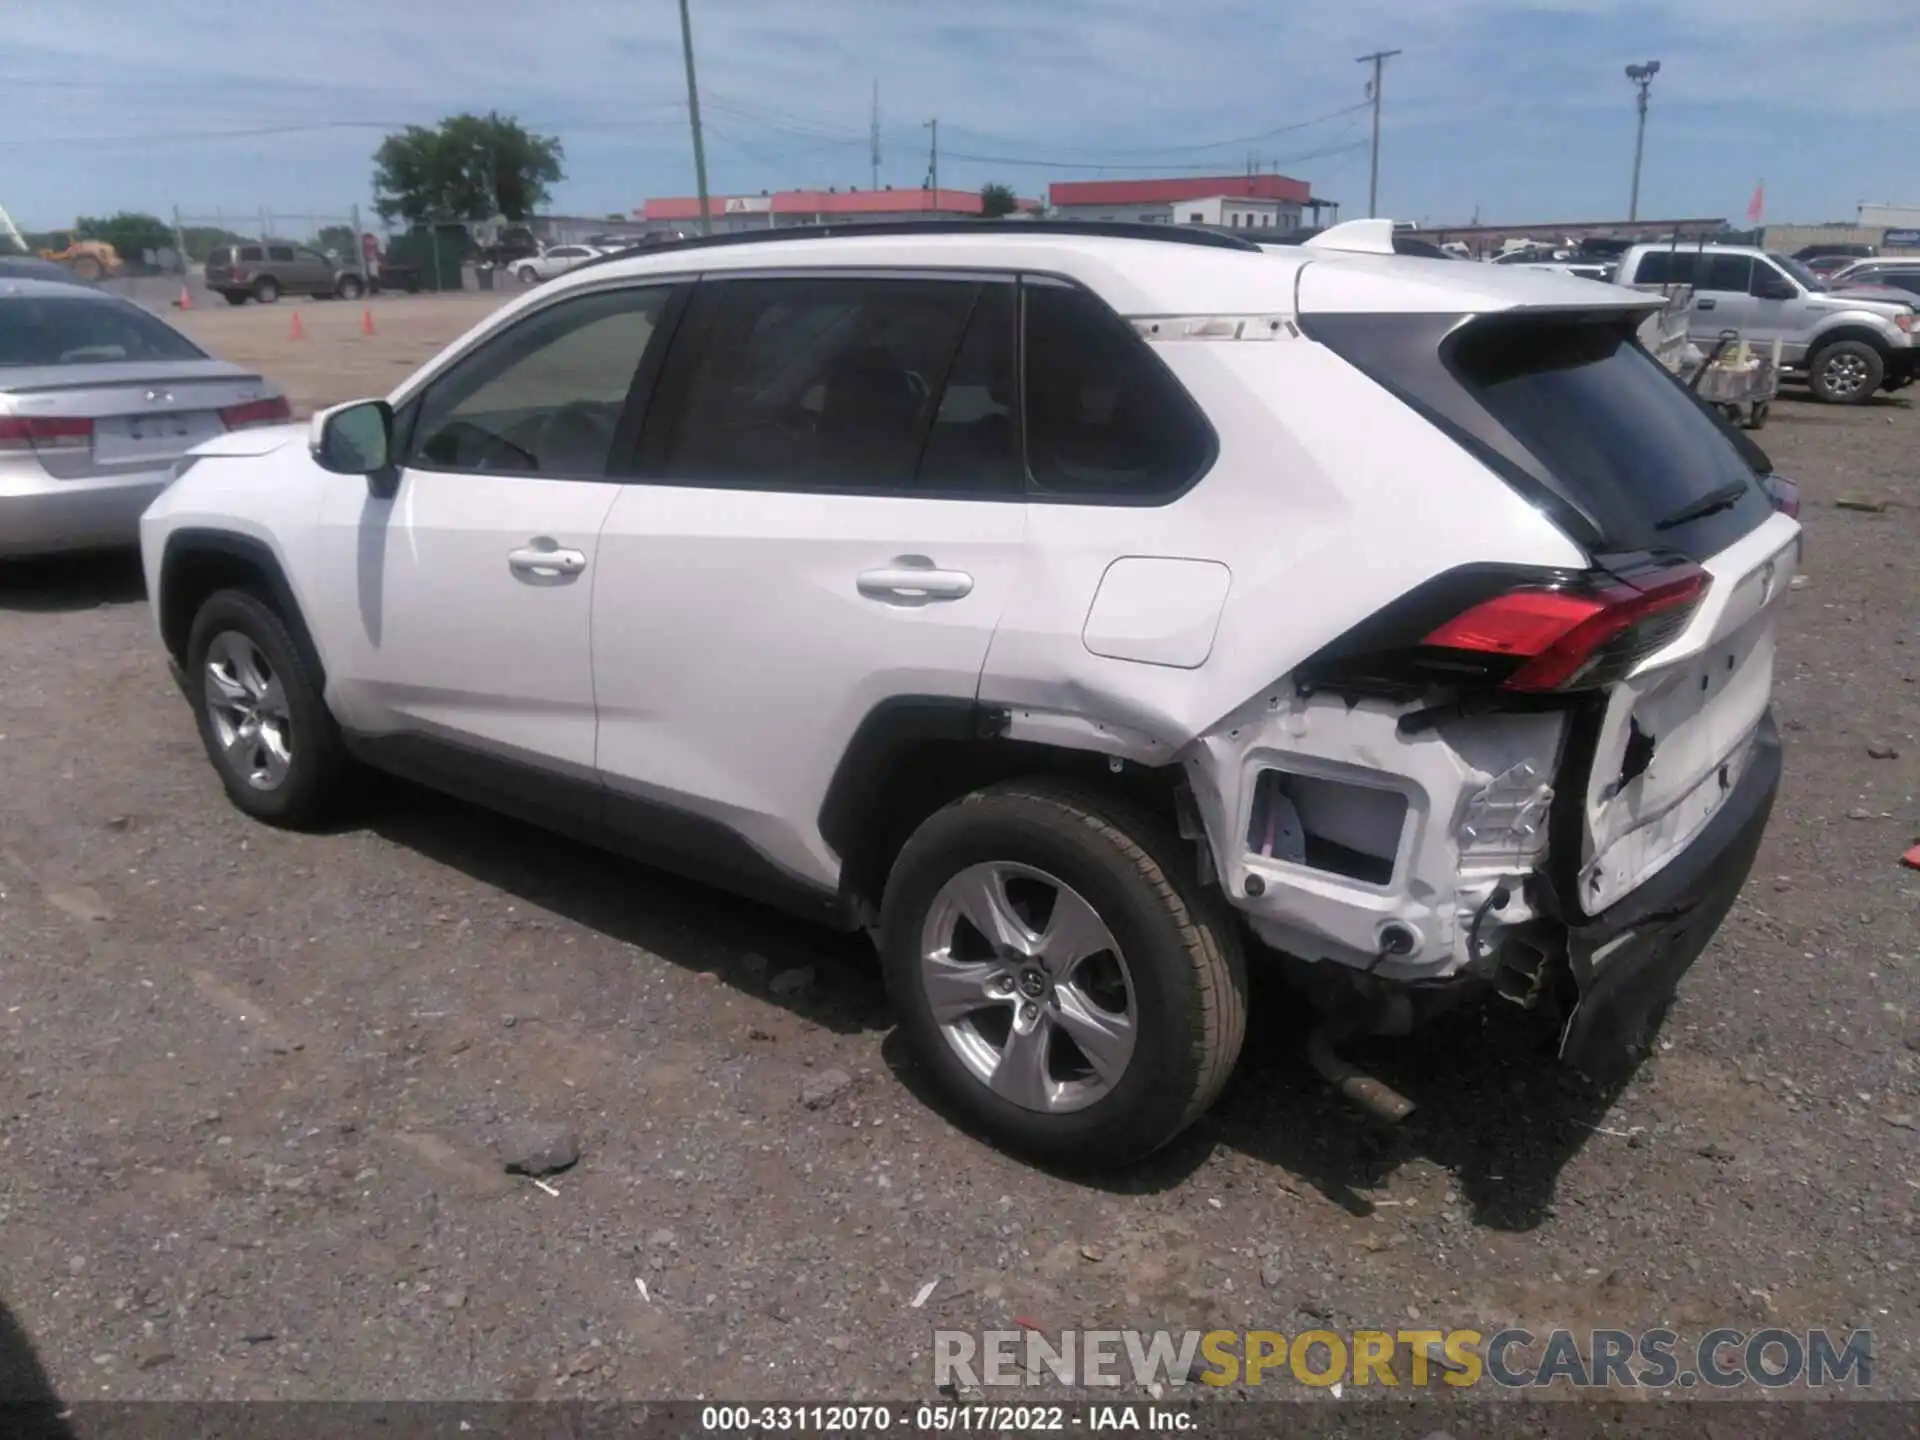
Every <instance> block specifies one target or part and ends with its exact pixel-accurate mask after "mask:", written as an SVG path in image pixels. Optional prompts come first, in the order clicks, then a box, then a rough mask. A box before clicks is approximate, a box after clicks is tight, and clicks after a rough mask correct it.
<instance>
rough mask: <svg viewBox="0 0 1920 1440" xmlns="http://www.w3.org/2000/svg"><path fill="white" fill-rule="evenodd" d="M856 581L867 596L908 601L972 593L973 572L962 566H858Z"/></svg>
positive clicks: (915, 602)
mask: <svg viewBox="0 0 1920 1440" xmlns="http://www.w3.org/2000/svg"><path fill="white" fill-rule="evenodd" d="M858 584H859V586H860V593H861V594H862V595H865V596H866V597H867V598H868V599H870V600H892V601H904V602H905V603H907V604H910V605H918V604H924V603H925V602H926V601H928V600H959V599H961V598H963V597H965V596H967V595H971V594H972V593H973V576H971V575H969V574H967V573H966V572H965V571H964V570H932V569H926V570H923V569H921V568H920V567H918V566H914V565H898V566H888V567H886V568H884V569H880V570H862V571H861V572H860V576H859V581H858Z"/></svg>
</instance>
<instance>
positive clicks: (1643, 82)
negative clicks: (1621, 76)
mask: <svg viewBox="0 0 1920 1440" xmlns="http://www.w3.org/2000/svg"><path fill="white" fill-rule="evenodd" d="M1659 73H1660V62H1659V61H1658V60H1649V61H1647V62H1646V63H1645V64H1644V65H1629V66H1627V79H1629V80H1631V81H1632V82H1633V83H1634V84H1635V85H1637V86H1639V87H1640V94H1639V97H1638V99H1637V102H1636V104H1637V108H1638V109H1639V111H1640V120H1639V125H1638V127H1637V128H1636V129H1635V131H1634V135H1633V189H1632V191H1631V192H1629V194H1628V196H1627V219H1628V220H1629V221H1633V220H1638V219H1639V218H1640V157H1641V156H1642V155H1643V154H1644V153H1645V152H1646V148H1647V91H1648V90H1650V89H1652V88H1653V77H1654V76H1656V75H1658V74H1659Z"/></svg>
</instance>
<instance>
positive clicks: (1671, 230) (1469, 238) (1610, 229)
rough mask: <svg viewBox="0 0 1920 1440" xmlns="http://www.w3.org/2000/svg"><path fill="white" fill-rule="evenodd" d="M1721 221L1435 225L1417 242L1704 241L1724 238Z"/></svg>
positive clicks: (1593, 221)
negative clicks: (1603, 237) (1675, 238)
mask: <svg viewBox="0 0 1920 1440" xmlns="http://www.w3.org/2000/svg"><path fill="white" fill-rule="evenodd" d="M1726 230H1727V222H1726V221H1725V220H1722V219H1690V220H1548V221H1543V222H1538V223H1529V224H1525V225H1438V226H1434V227H1432V228H1430V229H1429V228H1425V227H1423V228H1422V229H1421V230H1420V238H1421V239H1423V240H1431V241H1433V242H1434V243H1435V244H1443V243H1445V242H1446V241H1449V240H1458V241H1460V242H1461V243H1462V244H1464V245H1472V244H1474V242H1476V241H1482V242H1485V241H1493V242H1498V241H1501V240H1580V239H1584V238H1585V237H1587V236H1589V235H1607V236H1612V237H1614V238H1617V239H1621V240H1664V239H1666V238H1667V237H1668V236H1669V235H1678V236H1679V237H1680V238H1681V239H1683V240H1707V239H1712V238H1713V237H1714V236H1716V235H1722V234H1725V233H1726Z"/></svg>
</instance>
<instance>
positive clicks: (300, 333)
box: [292, 310, 307, 340]
mask: <svg viewBox="0 0 1920 1440" xmlns="http://www.w3.org/2000/svg"><path fill="white" fill-rule="evenodd" d="M292 338H293V339H295V340H304V339H306V338H307V331H306V327H305V326H303V325H302V324H301V323H300V312H299V311H298V310H296V311H294V312H293V335H292Z"/></svg>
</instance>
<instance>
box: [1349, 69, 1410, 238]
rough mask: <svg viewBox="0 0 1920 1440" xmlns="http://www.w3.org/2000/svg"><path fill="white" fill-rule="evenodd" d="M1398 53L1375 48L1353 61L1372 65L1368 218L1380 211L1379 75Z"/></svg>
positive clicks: (1369, 84) (1368, 90) (1368, 85)
mask: <svg viewBox="0 0 1920 1440" xmlns="http://www.w3.org/2000/svg"><path fill="white" fill-rule="evenodd" d="M1399 53H1400V52H1399V51H1398V50H1376V51H1374V52H1373V53H1372V54H1371V55H1362V56H1361V57H1360V58H1359V59H1358V60H1357V61H1356V62H1355V63H1356V64H1360V65H1371V66H1373V79H1372V80H1370V81H1369V82H1368V83H1367V97H1368V98H1369V99H1370V100H1372V101H1373V161H1372V164H1371V166H1370V169H1369V174H1368V176H1367V218H1368V219H1372V218H1373V217H1374V216H1376V215H1378V214H1379V213H1380V75H1381V71H1382V70H1383V69H1384V68H1385V66H1386V63H1387V61H1389V60H1391V59H1392V58H1393V57H1394V56H1396V55H1398V54H1399Z"/></svg>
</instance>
